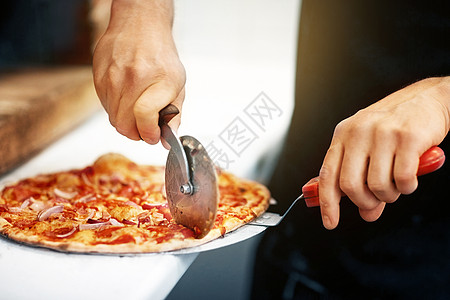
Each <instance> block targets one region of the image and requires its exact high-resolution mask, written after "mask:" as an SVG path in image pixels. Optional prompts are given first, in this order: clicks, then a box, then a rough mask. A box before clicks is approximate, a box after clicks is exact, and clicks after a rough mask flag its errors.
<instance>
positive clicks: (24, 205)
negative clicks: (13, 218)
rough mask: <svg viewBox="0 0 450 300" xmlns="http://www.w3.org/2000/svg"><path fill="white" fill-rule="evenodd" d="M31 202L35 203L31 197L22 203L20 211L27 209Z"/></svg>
mask: <svg viewBox="0 0 450 300" xmlns="http://www.w3.org/2000/svg"><path fill="white" fill-rule="evenodd" d="M32 201H35V200H34V198H33V197H30V198H28V199H26V200H25V201H23V202H22V205H21V206H20V208H21V209H24V208H27V207H28V206H29V205H30V204H31V202H32Z"/></svg>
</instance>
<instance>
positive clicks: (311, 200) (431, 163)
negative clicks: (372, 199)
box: [302, 146, 445, 207]
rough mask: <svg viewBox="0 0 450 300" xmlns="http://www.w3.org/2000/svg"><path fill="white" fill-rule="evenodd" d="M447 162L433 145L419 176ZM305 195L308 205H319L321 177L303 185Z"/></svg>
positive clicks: (418, 172)
mask: <svg viewBox="0 0 450 300" xmlns="http://www.w3.org/2000/svg"><path fill="white" fill-rule="evenodd" d="M444 162H445V154H444V151H443V150H442V149H441V148H439V147H437V146H433V147H431V148H430V149H428V150H427V151H426V152H425V153H424V154H422V156H421V157H420V160H419V168H418V170H417V176H420V175H425V174H428V173H431V172H434V171H436V170H437V169H439V168H440V167H442V165H443V164H444ZM302 192H303V197H304V198H305V202H306V206H307V207H315V206H319V177H314V178H313V179H311V180H310V181H308V182H307V183H306V184H305V185H304V186H303V187H302Z"/></svg>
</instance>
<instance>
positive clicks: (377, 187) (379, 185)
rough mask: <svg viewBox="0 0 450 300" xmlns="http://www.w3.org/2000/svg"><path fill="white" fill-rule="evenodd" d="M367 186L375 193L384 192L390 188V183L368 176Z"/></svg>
mask: <svg viewBox="0 0 450 300" xmlns="http://www.w3.org/2000/svg"><path fill="white" fill-rule="evenodd" d="M367 186H368V187H369V189H370V190H371V191H372V193H374V194H384V193H385V191H386V189H387V188H388V185H387V184H386V183H385V182H383V181H381V180H379V179H371V178H368V180H367Z"/></svg>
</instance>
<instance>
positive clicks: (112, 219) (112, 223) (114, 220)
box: [109, 218, 124, 227]
mask: <svg viewBox="0 0 450 300" xmlns="http://www.w3.org/2000/svg"><path fill="white" fill-rule="evenodd" d="M109 223H111V225H112V226H121V227H122V226H124V225H123V224H122V223H120V222H119V221H117V220H116V219H114V218H111V219H109Z"/></svg>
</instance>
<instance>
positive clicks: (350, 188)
mask: <svg viewBox="0 0 450 300" xmlns="http://www.w3.org/2000/svg"><path fill="white" fill-rule="evenodd" d="M339 187H340V188H341V190H342V191H343V192H344V193H345V194H346V195H348V196H352V195H355V194H357V193H358V191H359V190H360V188H359V184H358V183H357V182H356V181H355V180H352V179H350V178H348V177H346V176H341V177H340V178H339Z"/></svg>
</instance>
